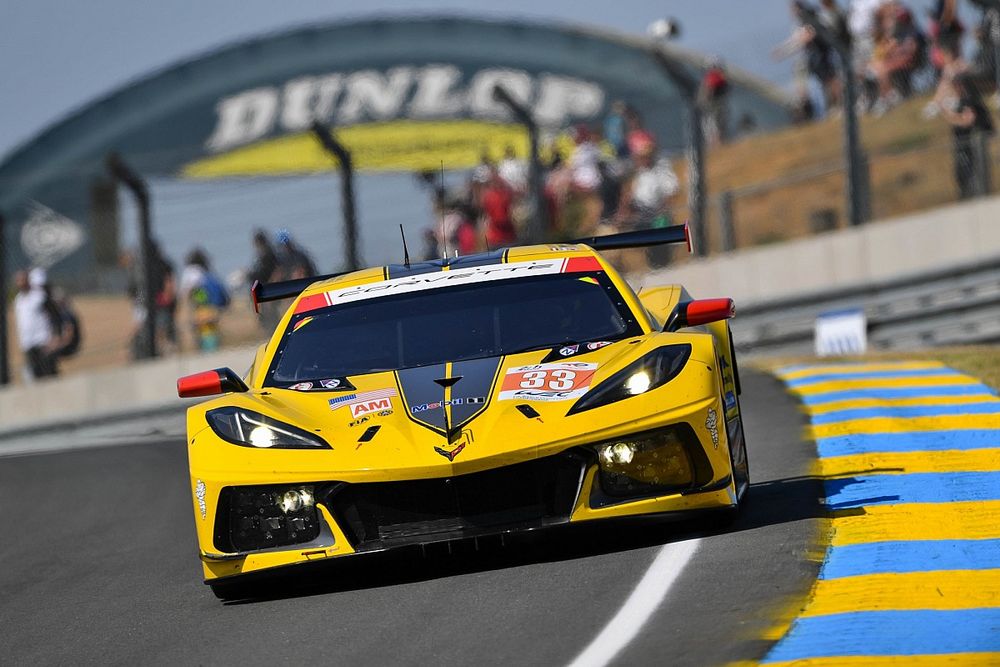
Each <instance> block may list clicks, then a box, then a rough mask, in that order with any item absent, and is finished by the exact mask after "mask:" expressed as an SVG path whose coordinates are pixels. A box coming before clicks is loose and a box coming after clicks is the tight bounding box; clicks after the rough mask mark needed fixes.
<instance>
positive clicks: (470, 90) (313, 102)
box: [205, 63, 605, 153]
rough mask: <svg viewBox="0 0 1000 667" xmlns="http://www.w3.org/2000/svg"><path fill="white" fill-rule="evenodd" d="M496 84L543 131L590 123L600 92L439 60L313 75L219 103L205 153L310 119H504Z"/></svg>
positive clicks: (550, 78)
mask: <svg viewBox="0 0 1000 667" xmlns="http://www.w3.org/2000/svg"><path fill="white" fill-rule="evenodd" d="M496 85H501V86H503V87H504V88H506V89H507V90H510V91H512V93H513V94H514V96H515V97H516V98H518V99H520V100H521V101H522V102H525V103H528V104H529V106H530V107H531V113H532V115H533V116H534V117H535V118H536V119H537V120H538V122H539V124H542V125H545V126H552V127H560V126H565V125H567V124H569V123H571V122H574V121H576V120H584V119H590V118H593V117H594V116H596V115H597V114H598V113H600V112H601V110H602V109H603V107H604V102H605V93H604V90H603V89H602V88H601V87H600V86H598V85H597V84H595V83H592V82H590V81H586V80H583V79H577V78H573V77H566V76H558V75H554V74H543V75H540V76H539V75H534V74H532V73H530V72H526V71H524V70H518V69H509V68H484V69H481V70H478V71H476V72H474V73H472V74H471V75H470V76H463V72H462V70H461V69H460V68H459V67H457V66H455V65H452V64H445V63H435V64H431V65H425V66H415V65H401V66H396V67H391V68H388V69H386V70H377V69H361V70H348V71H343V70H340V71H331V72H319V73H316V74H312V75H308V76H296V77H294V78H291V79H289V80H287V81H285V82H283V83H281V84H280V85H278V86H258V87H255V88H247V89H245V90H241V91H238V92H236V93H235V94H233V95H228V96H226V97H223V98H221V99H219V100H218V101H217V102H216V104H215V109H216V114H217V117H216V122H215V127H214V128H213V130H212V134H211V135H210V136H209V137H208V139H207V140H206V142H205V143H206V148H207V149H208V150H209V151H211V152H212V153H220V152H224V151H228V150H232V149H233V148H235V147H237V146H243V145H246V144H249V143H252V142H255V141H259V140H260V139H263V138H265V137H268V136H272V135H275V134H286V133H297V132H307V131H308V130H309V127H310V125H311V124H312V123H313V121H318V122H320V123H323V124H329V123H332V124H334V125H337V126H338V127H342V126H350V125H357V124H360V123H365V122H383V123H384V122H386V121H392V120H395V119H404V118H409V119H417V120H425V119H452V118H456V117H472V118H483V119H487V120H494V121H495V120H501V119H506V118H509V112H508V111H507V109H506V108H505V107H504V106H503V105H502V104H500V103H499V102H498V101H497V100H495V99H494V97H493V88H494V87H495V86H496Z"/></svg>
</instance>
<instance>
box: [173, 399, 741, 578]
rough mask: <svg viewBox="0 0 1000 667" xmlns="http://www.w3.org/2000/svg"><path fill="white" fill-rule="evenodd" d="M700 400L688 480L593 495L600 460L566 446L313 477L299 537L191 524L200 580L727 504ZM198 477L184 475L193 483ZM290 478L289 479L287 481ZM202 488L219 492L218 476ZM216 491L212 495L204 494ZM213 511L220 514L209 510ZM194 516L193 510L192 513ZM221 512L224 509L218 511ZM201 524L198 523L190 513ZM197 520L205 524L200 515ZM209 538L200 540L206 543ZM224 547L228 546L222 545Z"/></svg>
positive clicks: (722, 451)
mask: <svg viewBox="0 0 1000 667" xmlns="http://www.w3.org/2000/svg"><path fill="white" fill-rule="evenodd" d="M720 407H721V406H719V405H718V404H717V403H705V404H704V405H703V406H701V409H700V410H698V411H696V412H695V413H694V414H692V415H689V417H690V422H689V423H690V424H691V427H693V428H691V432H692V434H694V436H695V438H696V440H695V445H694V446H697V447H699V448H700V452H701V456H703V457H704V462H705V465H707V468H708V470H707V472H706V473H705V474H702V475H701V476H700V477H699V478H698V479H697V480H696V482H697V483H692V484H691V485H690V486H689V487H688V488H684V489H677V490H672V491H670V492H667V493H660V494H657V495H649V496H647V497H636V498H626V499H616V500H615V502H611V503H609V502H607V498H606V496H605V497H604V498H601V493H600V481H599V470H600V468H599V465H598V462H597V457H596V455H595V453H594V451H593V449H591V448H588V447H580V446H577V447H572V448H569V449H566V450H564V451H562V452H559V453H557V454H552V455H549V456H545V457H541V458H537V459H533V460H529V461H523V462H519V463H514V464H511V465H507V466H503V467H498V468H492V469H487V470H483V471H479V472H474V473H468V474H465V475H456V476H451V477H439V478H430V479H417V480H406V481H395V482H367V483H352V484H346V483H342V482H315V481H311V482H309V483H311V484H313V485H314V488H315V490H316V491H315V498H316V510H317V516H318V518H319V521H320V524H321V530H320V532H319V535H318V536H317V537H316V538H315V539H313V540H312V541H310V542H309V543H306V544H294V545H289V546H281V547H275V548H271V549H264V550H259V551H249V552H244V553H241V552H234V551H233V550H232V547H231V543H227V542H226V541H225V540H224V539H223V540H220V539H219V535H220V534H223V533H224V530H226V529H227V528H226V527H223V528H220V522H222V523H224V521H223V520H222V519H223V518H224V517H223V513H222V512H218V511H217V510H218V507H217V506H216V507H211V508H210V509H211V515H212V516H207V515H206V517H205V519H206V520H207V521H206V523H207V522H211V523H213V524H214V527H213V529H212V530H211V534H212V537H211V538H210V539H208V540H206V539H205V538H206V537H208V536H207V535H203V534H202V533H201V532H199V539H200V540H201V543H202V553H201V560H202V563H203V566H204V571H205V577H206V581H207V582H208V583H212V582H214V581H217V580H221V579H229V578H231V577H237V576H243V575H246V574H249V573H253V572H258V571H263V570H269V569H272V568H276V567H281V566H285V565H292V564H296V563H305V562H309V561H317V560H325V559H328V558H331V557H340V556H345V555H350V554H362V553H371V552H377V551H383V550H386V549H392V548H397V547H403V546H409V545H425V544H431V543H435V542H447V541H452V540H459V539H466V538H476V537H484V536H489V535H503V534H508V533H512V532H522V531H529V530H535V529H540V528H547V527H552V526H558V525H563V524H570V523H581V522H586V521H592V520H595V519H610V518H622V517H631V516H642V515H678V514H683V513H686V512H693V511H698V510H705V509H713V508H722V507H730V506H733V505H734V504H735V495H734V488H733V485H732V476H731V471H730V470H729V459H728V453H726V448H727V447H728V443H727V442H725V429H719V431H720V435H721V436H722V440H723V441H722V442H721V443H720V442H716V443H713V441H712V439H711V437H710V435H709V433H708V431H706V430H705V429H704V428H703V427H701V428H699V427H698V425H699V424H704V421H705V419H704V416H703V414H704V413H707V411H708V410H709V409H712V410H719V408H720ZM200 481H201V480H192V483H193V484H196V483H198V482H200ZM293 484H294V483H293ZM210 486H211V490H210V491H209V492H208V495H210V496H211V497H215V498H218V497H219V496H220V495H221V494H222V493H223V491H222V489H223V488H224V487H222V486H221V485H215V484H211V483H210ZM212 494H214V496H212ZM216 515H218V516H216ZM197 516H198V515H197V514H196V517H197ZM220 517H222V518H220ZM198 523H202V522H198ZM202 525H204V523H202ZM206 547H208V548H206ZM227 547H229V548H227Z"/></svg>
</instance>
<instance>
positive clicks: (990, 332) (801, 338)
mask: <svg viewBox="0 0 1000 667" xmlns="http://www.w3.org/2000/svg"><path fill="white" fill-rule="evenodd" d="M844 308H862V309H864V311H865V315H866V317H867V320H868V344H869V348H870V349H876V350H896V349H900V350H901V349H913V348H918V347H927V346H935V345H958V344H970V343H992V342H1000V256H998V257H996V258H995V259H993V260H990V261H987V262H983V263H979V264H974V265H969V266H965V267H960V268H955V269H949V270H942V271H934V272H929V273H925V274H921V275H917V276H910V277H906V278H903V279H896V280H891V281H887V282H882V283H878V284H873V285H866V286H863V287H856V288H849V289H841V290H836V291H830V292H825V293H821V294H811V295H807V296H801V297H795V298H791V299H783V300H780V301H773V302H769V303H762V304H757V305H753V306H749V307H746V308H743V309H741V310H740V311H739V313H738V315H739V317H738V318H737V319H736V320H735V321H734V322H733V335H734V338H735V341H736V347H737V348H738V349H739V350H741V351H743V352H748V353H752V354H791V355H797V354H812V353H813V326H814V323H815V319H816V316H817V315H819V314H820V313H822V312H825V311H830V310H839V309H844Z"/></svg>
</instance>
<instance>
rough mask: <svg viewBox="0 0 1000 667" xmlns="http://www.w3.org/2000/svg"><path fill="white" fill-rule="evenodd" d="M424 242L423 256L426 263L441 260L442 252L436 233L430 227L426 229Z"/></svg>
mask: <svg viewBox="0 0 1000 667" xmlns="http://www.w3.org/2000/svg"><path fill="white" fill-rule="evenodd" d="M423 240H424V245H423V252H422V253H421V255H422V256H423V258H424V261H425V262H426V261H430V260H432V259H440V258H441V251H440V249H439V247H438V240H437V235H436V234H435V233H434V230H433V229H431V228H429V227H428V228H427V229H425V230H424V235H423Z"/></svg>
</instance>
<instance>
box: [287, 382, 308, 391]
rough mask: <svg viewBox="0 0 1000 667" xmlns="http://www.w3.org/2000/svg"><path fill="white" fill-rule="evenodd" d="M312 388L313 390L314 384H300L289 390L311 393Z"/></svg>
mask: <svg viewBox="0 0 1000 667" xmlns="http://www.w3.org/2000/svg"><path fill="white" fill-rule="evenodd" d="M312 388H313V383H312V382H298V383H296V384H293V385H292V386H291V387H289V389H293V390H295V391H309V390H310V389H312Z"/></svg>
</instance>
